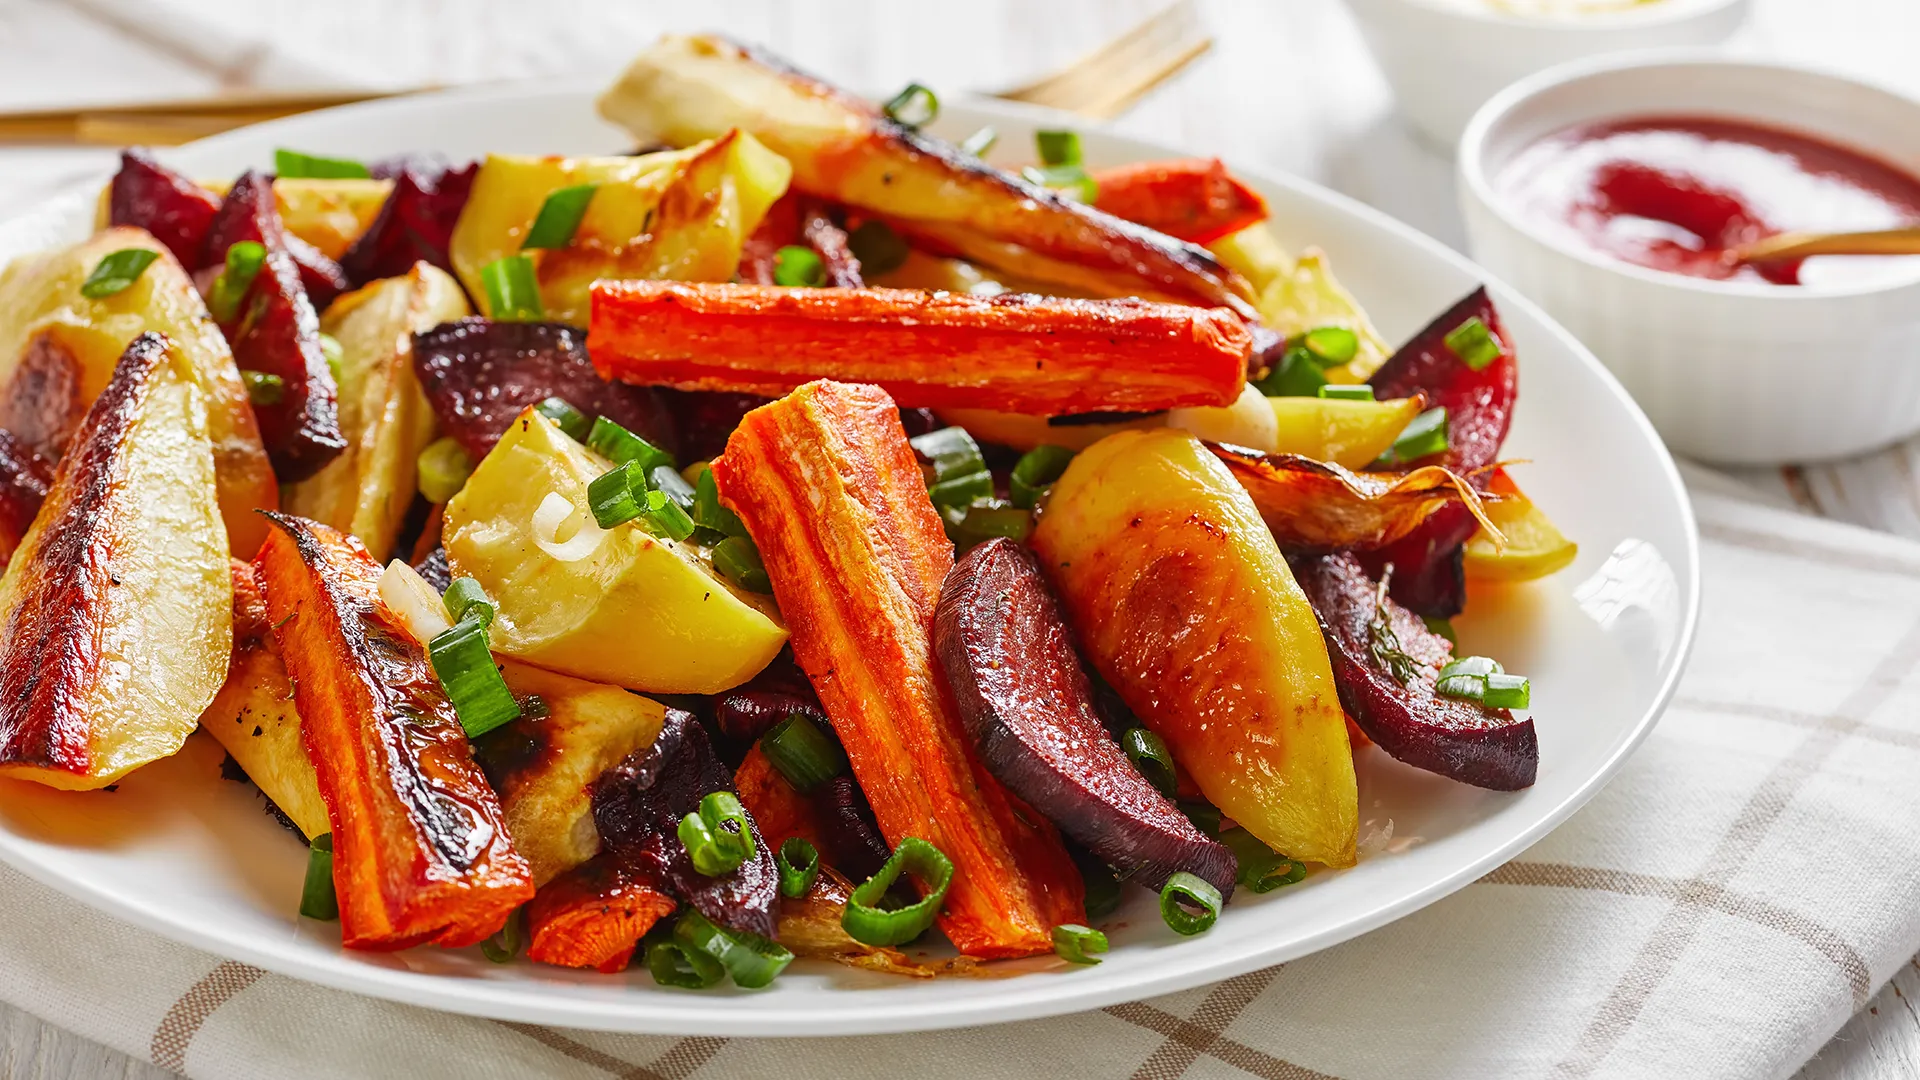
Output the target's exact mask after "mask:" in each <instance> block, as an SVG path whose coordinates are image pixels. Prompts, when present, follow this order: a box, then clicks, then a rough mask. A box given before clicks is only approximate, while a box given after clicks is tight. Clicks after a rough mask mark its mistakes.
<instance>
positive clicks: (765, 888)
mask: <svg viewBox="0 0 1920 1080" xmlns="http://www.w3.org/2000/svg"><path fill="white" fill-rule="evenodd" d="M714 791H729V792H733V791H735V789H734V786H733V773H732V771H731V770H729V769H728V768H727V767H726V766H725V765H724V764H722V763H721V762H720V759H719V758H718V757H716V756H715V755H714V752H713V744H712V743H710V742H708V741H707V732H706V729H705V728H703V727H701V726H700V721H698V720H696V719H694V717H693V714H691V713H686V712H682V711H680V710H679V709H668V710H667V715H666V722H665V723H664V724H663V725H661V728H660V734H659V736H658V737H656V738H655V739H654V740H653V745H652V746H649V747H646V748H645V749H641V750H635V751H634V752H633V753H631V754H629V755H627V759H626V760H625V761H622V762H621V763H620V764H618V765H615V766H614V767H613V768H611V769H608V770H607V771H606V773H604V774H603V775H602V776H601V777H600V779H598V780H596V781H594V782H593V784H592V786H591V792H592V796H593V823H594V825H595V826H596V827H598V828H599V830H600V836H601V839H602V840H603V841H605V843H606V845H607V847H609V848H611V849H612V850H613V851H615V852H617V853H618V854H619V856H620V858H621V859H622V860H624V861H626V862H627V863H629V864H630V865H632V866H633V867H634V868H635V869H636V870H637V871H639V872H641V873H644V874H647V875H650V876H652V877H654V878H656V879H658V880H659V881H661V882H663V883H664V884H665V886H666V889H667V891H668V892H669V893H671V894H672V895H673V896H674V898H675V899H678V900H680V901H682V902H684V903H687V904H690V905H692V906H693V907H694V909H695V910H697V911H699V912H700V914H702V915H705V916H706V917H707V918H709V919H712V920H713V921H714V922H716V923H718V924H719V925H721V926H724V927H727V928H728V929H732V930H747V931H751V932H753V933H756V934H760V935H762V936H764V937H772V936H773V931H774V905H775V903H777V902H778V900H779V891H780V888H779V887H780V875H779V872H778V871H777V870H776V869H775V868H774V863H773V852H771V851H769V850H768V849H767V842H766V840H765V839H764V838H763V837H762V836H761V835H760V827H759V826H757V825H755V824H753V818H752V816H751V815H749V816H748V818H747V825H748V827H749V828H750V829H751V830H752V832H753V855H752V857H750V858H749V859H747V861H746V862H744V863H742V864H741V865H740V868H739V869H737V870H735V871H733V872H732V873H728V874H721V875H720V876H719V877H708V876H706V875H705V874H702V873H700V872H699V871H697V870H695V869H694V868H693V860H692V858H691V857H690V856H688V855H687V849H686V845H684V844H682V843H681V842H680V836H679V832H678V830H679V828H680V819H681V818H683V817H686V816H687V815H688V814H691V813H694V812H695V811H697V810H698V809H699V808H700V800H701V799H703V798H705V797H706V796H707V794H708V793H709V792H714ZM735 793H736V794H737V792H735Z"/></svg>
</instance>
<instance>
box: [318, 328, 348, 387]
mask: <svg viewBox="0 0 1920 1080" xmlns="http://www.w3.org/2000/svg"><path fill="white" fill-rule="evenodd" d="M315 336H316V337H318V338H319V339H320V355H321V356H324V357H326V358H327V370H328V371H330V372H332V373H333V381H334V382H339V381H340V365H341V364H342V363H343V362H344V361H345V360H346V358H347V350H346V349H344V348H342V347H341V345H340V339H339V338H337V337H334V336H333V335H332V334H317V335H315Z"/></svg>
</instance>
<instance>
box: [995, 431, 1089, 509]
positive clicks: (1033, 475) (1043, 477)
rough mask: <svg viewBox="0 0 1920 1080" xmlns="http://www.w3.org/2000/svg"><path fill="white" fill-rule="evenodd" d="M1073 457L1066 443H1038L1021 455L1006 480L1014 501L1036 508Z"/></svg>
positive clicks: (1029, 507)
mask: <svg viewBox="0 0 1920 1080" xmlns="http://www.w3.org/2000/svg"><path fill="white" fill-rule="evenodd" d="M1072 461H1073V451H1071V450H1069V449H1067V448H1066V447H1064V446H1036V447H1034V448H1033V449H1031V450H1029V451H1027V452H1026V453H1024V454H1022V455H1020V460H1019V461H1017V462H1014V465H1013V475H1012V477H1011V478H1010V479H1009V480H1008V481H1007V493H1008V494H1009V495H1011V496H1012V497H1013V505H1015V506H1017V507H1019V508H1021V509H1022V510H1031V509H1033V507H1034V504H1035V503H1037V502H1039V501H1040V496H1042V495H1044V494H1046V492H1047V488H1048V487H1050V486H1051V485H1052V484H1053V482H1054V481H1055V480H1058V479H1060V475H1061V474H1062V473H1064V472H1066V471H1067V465H1068V464H1069V463H1071V462H1072Z"/></svg>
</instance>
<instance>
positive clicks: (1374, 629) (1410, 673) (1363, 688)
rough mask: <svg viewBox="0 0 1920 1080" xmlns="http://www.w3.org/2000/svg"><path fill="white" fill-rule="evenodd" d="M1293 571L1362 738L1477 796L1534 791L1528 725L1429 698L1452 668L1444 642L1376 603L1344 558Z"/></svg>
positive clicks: (1536, 763) (1388, 603) (1381, 600)
mask: <svg viewBox="0 0 1920 1080" xmlns="http://www.w3.org/2000/svg"><path fill="white" fill-rule="evenodd" d="M1292 566H1293V576H1294V579H1295V580H1296V581H1298V582H1299V583H1300V588H1301V589H1302V590H1304V591H1305V592H1306V594H1307V601H1308V602H1309V603H1311V604H1312V605H1313V611H1314V614H1315V615H1316V616H1318V617H1319V619H1320V632H1321V633H1322V634H1324V635H1325V636H1326V639H1327V656H1328V658H1329V659H1331V660H1332V661H1333V681H1334V685H1335V687H1336V688H1337V689H1338V691H1339V694H1340V705H1341V707H1342V708H1344V709H1346V710H1347V715H1348V716H1350V717H1352V718H1353V722H1354V723H1355V724H1357V725H1359V727H1360V730H1361V731H1363V732H1366V735H1367V738H1369V739H1372V740H1373V741H1374V742H1376V743H1379V744H1380V748H1381V749H1382V750H1385V751H1386V752H1387V753H1389V754H1392V755H1393V756H1394V757H1396V758H1399V759H1400V760H1401V761H1404V762H1406V763H1407V764H1409V765H1412V766H1415V767H1417V768H1421V769H1426V770H1427V771H1428V772H1436V773H1439V774H1440V775H1441V776H1445V777H1450V778H1452V779H1454V780H1459V781H1461V782H1462V783H1467V784H1472V785H1474V786H1475V787H1483V788H1492V789H1493V790H1495V791H1514V790H1517V789H1519V788H1524V787H1530V786H1532V784H1533V778H1534V774H1535V772H1537V771H1538V769H1539V767H1540V742H1539V739H1538V738H1536V737H1535V735H1534V730H1533V721H1532V720H1516V719H1514V716H1513V714H1512V713H1511V712H1508V711H1507V710H1506V709H1489V708H1486V707H1484V706H1481V705H1478V704H1476V703H1474V702H1471V701H1461V700H1458V699H1456V698H1449V697H1442V696H1440V695H1439V694H1436V693H1434V689H1433V687H1434V683H1435V682H1436V681H1437V680H1438V678H1439V675H1440V669H1441V668H1443V667H1445V666H1446V665H1447V664H1448V663H1449V662H1451V661H1452V660H1453V646H1452V645H1450V644H1448V643H1447V639H1446V638H1443V637H1441V636H1440V635H1438V634H1435V633H1434V632H1433V631H1431V630H1428V629H1427V626H1426V623H1424V622H1422V621H1421V620H1420V617H1419V616H1417V615H1415V614H1414V613H1413V612H1411V611H1408V610H1407V609H1406V608H1404V607H1402V606H1400V605H1399V604H1398V603H1395V602H1394V600H1393V599H1392V598H1391V597H1382V596H1380V588H1379V585H1378V583H1377V582H1375V581H1374V579H1373V578H1371V577H1369V576H1367V572H1366V570H1365V569H1364V568H1363V567H1362V566H1361V565H1360V561H1359V560H1358V559H1356V558H1354V557H1353V556H1352V555H1344V554H1342V555H1323V556H1318V557H1308V558H1299V559H1295V560H1292ZM1396 669H1397V670H1396Z"/></svg>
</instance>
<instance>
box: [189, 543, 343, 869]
mask: <svg viewBox="0 0 1920 1080" xmlns="http://www.w3.org/2000/svg"><path fill="white" fill-rule="evenodd" d="M231 570H232V574H233V656H232V659H231V660H230V661H229V662H228V664H227V681H226V682H225V683H224V684H223V685H222V686H221V687H220V693H219V694H217V695H215V696H214V699H213V704H211V705H208V706H207V709H206V711H205V712H203V713H201V714H200V730H202V731H204V732H206V733H207V734H209V735H211V736H213V738H214V741H215V742H218V743H219V744H220V745H221V746H223V747H225V748H226V751H227V753H228V754H229V755H230V756H231V757H232V758H233V760H234V761H235V762H236V763H238V764H239V766H240V768H241V771H243V772H245V773H246V774H247V779H249V780H252V781H253V784H254V786H255V787H257V788H259V789H260V792H261V794H263V795H265V796H266V797H267V798H269V799H271V800H273V805H275V806H277V807H279V808H280V812H281V813H283V814H285V815H287V820H289V821H291V822H293V823H294V824H295V825H296V826H298V827H299V829H300V831H301V832H303V833H305V834H306V836H307V839H309V840H311V839H313V838H314V837H316V836H320V835H323V834H324V833H326V832H327V831H328V829H329V828H331V826H329V825H328V824H327V804H326V802H325V801H324V800H322V799H321V798H320V781H319V780H317V779H315V777H314V775H313V759H312V758H311V757H309V756H307V745H306V743H305V742H304V741H303V739H302V737H301V734H300V712H299V710H298V709H296V708H294V705H293V683H292V682H291V681H290V680H289V679H288V678H287V665H286V664H285V663H283V662H282V661H281V659H280V646H279V644H278V643H277V642H275V641H274V639H273V620H271V619H269V618H268V617H267V594H266V593H265V592H264V591H263V590H262V589H261V588H260V581H259V579H258V578H256V577H255V576H254V573H253V564H252V563H247V562H241V561H240V560H238V559H234V560H233V561H232V566H231Z"/></svg>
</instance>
